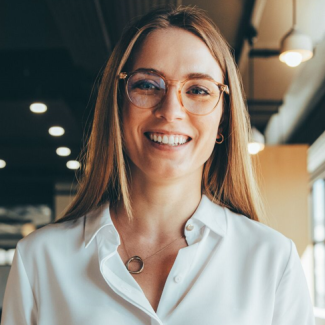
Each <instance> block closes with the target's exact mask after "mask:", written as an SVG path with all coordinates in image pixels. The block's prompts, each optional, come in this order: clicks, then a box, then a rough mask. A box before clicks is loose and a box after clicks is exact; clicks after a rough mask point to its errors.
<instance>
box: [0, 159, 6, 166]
mask: <svg viewBox="0 0 325 325" xmlns="http://www.w3.org/2000/svg"><path fill="white" fill-rule="evenodd" d="M6 165H7V164H6V162H5V161H4V160H2V159H0V168H5V167H6Z"/></svg>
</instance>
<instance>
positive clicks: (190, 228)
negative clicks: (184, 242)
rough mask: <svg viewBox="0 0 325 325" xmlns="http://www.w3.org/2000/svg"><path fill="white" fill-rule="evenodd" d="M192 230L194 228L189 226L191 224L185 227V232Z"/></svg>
mask: <svg viewBox="0 0 325 325" xmlns="http://www.w3.org/2000/svg"><path fill="white" fill-rule="evenodd" d="M193 229H194V226H193V225H191V224H189V225H187V226H186V230H188V231H191V230H193Z"/></svg>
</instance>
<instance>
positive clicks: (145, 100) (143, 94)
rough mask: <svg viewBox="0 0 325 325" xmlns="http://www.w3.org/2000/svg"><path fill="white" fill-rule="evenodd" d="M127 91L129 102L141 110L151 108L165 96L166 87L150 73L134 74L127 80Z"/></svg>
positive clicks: (159, 78) (160, 79)
mask: <svg viewBox="0 0 325 325" xmlns="http://www.w3.org/2000/svg"><path fill="white" fill-rule="evenodd" d="M127 91H128V96H129V99H130V101H131V102H132V103H133V104H134V105H136V106H138V107H142V108H152V107H155V106H156V105H158V104H159V103H160V101H161V100H162V99H163V97H164V96H165V92H166V85H165V82H164V80H163V79H162V78H161V77H159V76H158V75H156V74H154V73H150V72H140V71H139V72H136V73H134V74H133V75H131V77H130V78H129V80H128V83H127Z"/></svg>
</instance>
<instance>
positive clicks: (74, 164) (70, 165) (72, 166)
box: [67, 160, 80, 169]
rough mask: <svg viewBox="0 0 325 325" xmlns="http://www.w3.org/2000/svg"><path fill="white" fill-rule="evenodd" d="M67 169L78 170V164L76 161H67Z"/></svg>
mask: <svg viewBox="0 0 325 325" xmlns="http://www.w3.org/2000/svg"><path fill="white" fill-rule="evenodd" d="M67 167H68V168H69V169H78V168H80V163H79V161H77V160H69V161H68V162H67Z"/></svg>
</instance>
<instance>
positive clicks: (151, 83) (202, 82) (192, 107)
mask: <svg viewBox="0 0 325 325" xmlns="http://www.w3.org/2000/svg"><path fill="white" fill-rule="evenodd" d="M119 79H124V80H125V81H126V83H125V90H126V94H127V97H128V99H129V101H130V102H131V103H132V104H134V105H135V106H137V107H139V108H155V107H157V106H158V105H159V104H160V103H162V101H163V100H164V98H165V96H166V94H167V91H168V87H169V86H170V85H172V84H175V85H176V87H177V97H178V100H179V102H180V104H181V105H182V106H183V107H184V108H185V109H186V110H187V111H188V112H189V113H191V114H194V115H207V114H209V113H211V112H212V111H213V110H214V109H215V108H216V107H217V105H218V103H219V101H220V98H221V95H222V94H223V93H224V92H225V93H226V94H228V95H229V87H228V86H227V85H224V84H221V83H219V82H217V81H215V80H213V79H212V78H209V77H207V76H206V75H203V74H199V73H196V74H193V75H192V76H191V77H190V78H187V79H185V80H183V81H178V80H167V79H166V78H165V77H164V76H163V75H161V74H159V73H158V72H156V71H153V70H146V69H139V70H136V71H134V72H132V73H131V74H127V73H126V72H121V73H120V74H119Z"/></svg>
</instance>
